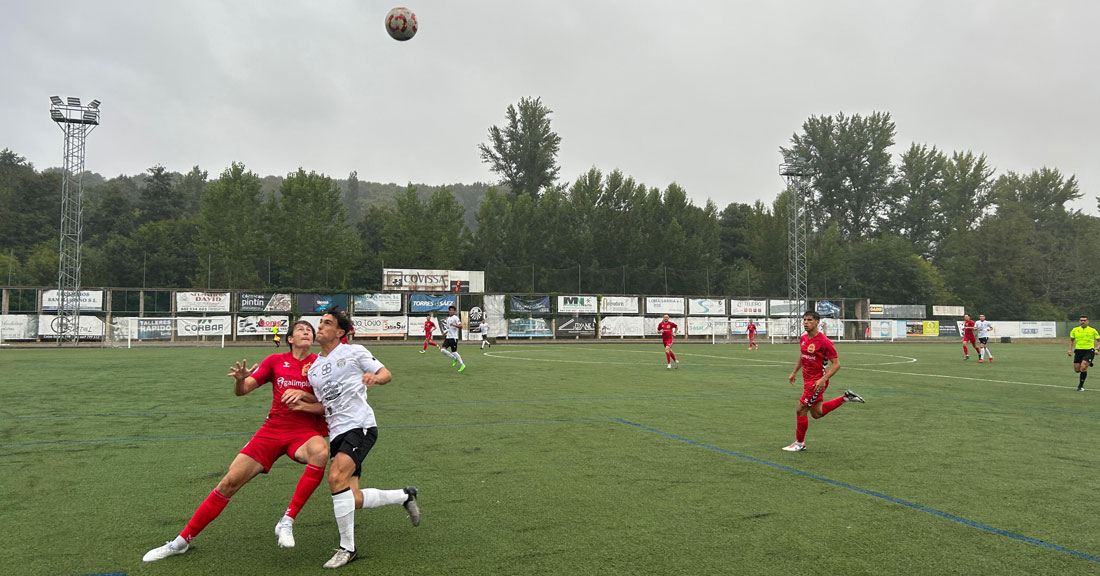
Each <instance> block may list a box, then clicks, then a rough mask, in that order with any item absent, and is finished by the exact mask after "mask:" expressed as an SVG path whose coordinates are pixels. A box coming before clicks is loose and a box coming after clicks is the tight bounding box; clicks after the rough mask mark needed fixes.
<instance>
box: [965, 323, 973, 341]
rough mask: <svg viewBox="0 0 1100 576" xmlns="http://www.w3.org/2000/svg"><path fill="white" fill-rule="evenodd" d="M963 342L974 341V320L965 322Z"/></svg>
mask: <svg viewBox="0 0 1100 576" xmlns="http://www.w3.org/2000/svg"><path fill="white" fill-rule="evenodd" d="M963 340H974V321H973V320H966V321H964V322H963Z"/></svg>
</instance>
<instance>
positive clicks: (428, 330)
mask: <svg viewBox="0 0 1100 576" xmlns="http://www.w3.org/2000/svg"><path fill="white" fill-rule="evenodd" d="M434 330H435V322H432V320H431V318H429V319H428V320H426V321H425V322H424V337H425V338H430V337H431V336H432V331H434Z"/></svg>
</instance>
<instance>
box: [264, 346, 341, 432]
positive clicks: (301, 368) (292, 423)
mask: <svg viewBox="0 0 1100 576" xmlns="http://www.w3.org/2000/svg"><path fill="white" fill-rule="evenodd" d="M316 360H317V355H316V354H310V355H309V356H307V357H306V358H305V359H304V360H298V359H297V358H295V357H294V354H292V353H290V352H286V353H283V354H272V355H271V356H268V357H267V358H264V361H263V362H260V366H259V367H258V368H256V371H255V372H253V373H252V378H254V379H255V380H256V381H257V382H259V383H260V384H261V385H262V384H267V383H268V382H270V383H271V387H272V389H271V392H272V398H271V411H270V412H268V413H267V420H266V421H265V423H264V424H265V425H266V426H276V427H279V428H299V427H306V428H310V429H312V430H316V431H318V433H320V434H321V435H322V436H325V435H327V434H328V429H327V428H326V427H325V419H324V417H323V416H321V415H319V414H310V413H309V412H303V411H301V410H291V409H290V408H288V407H287V405H286V404H285V403H284V402H283V400H282V398H283V392H286V391H287V390H290V389H292V388H298V389H301V390H305V391H306V392H309V393H310V394H313V387H312V386H310V385H309V377H308V376H307V374H308V373H309V367H310V366H312V365H313V362H314V361H316Z"/></svg>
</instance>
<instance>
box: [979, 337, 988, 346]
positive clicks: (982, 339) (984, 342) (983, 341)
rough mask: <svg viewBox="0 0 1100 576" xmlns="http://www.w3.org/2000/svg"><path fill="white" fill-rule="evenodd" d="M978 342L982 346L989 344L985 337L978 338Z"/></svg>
mask: <svg viewBox="0 0 1100 576" xmlns="http://www.w3.org/2000/svg"><path fill="white" fill-rule="evenodd" d="M978 342H981V343H982V345H985V344H988V343H989V337H988V336H986V337H985V338H978Z"/></svg>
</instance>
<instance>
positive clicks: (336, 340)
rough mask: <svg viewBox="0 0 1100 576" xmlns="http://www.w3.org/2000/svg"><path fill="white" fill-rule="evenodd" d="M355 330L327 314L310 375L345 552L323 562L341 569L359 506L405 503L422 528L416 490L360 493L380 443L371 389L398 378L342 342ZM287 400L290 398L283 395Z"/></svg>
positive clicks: (348, 556) (348, 557)
mask: <svg viewBox="0 0 1100 576" xmlns="http://www.w3.org/2000/svg"><path fill="white" fill-rule="evenodd" d="M350 330H351V321H350V320H349V319H348V317H347V316H345V315H343V314H341V313H339V312H338V311H336V310H335V309H329V310H328V311H327V312H325V314H324V315H323V316H321V321H320V323H319V324H318V325H317V343H318V344H320V345H321V353H320V354H318V356H317V359H316V360H315V361H314V363H313V366H310V368H309V372H308V376H309V384H310V386H311V387H312V388H313V393H314V395H315V396H316V397H317V399H318V400H320V403H313V404H312V405H311V406H310V408H311V411H313V412H322V411H323V413H324V415H325V421H326V422H327V423H328V429H329V437H330V438H331V440H330V442H329V454H330V455H331V457H332V463H331V464H330V465H329V469H328V483H329V487H330V488H331V489H332V509H333V514H334V515H335V516H336V526H337V528H338V529H339V531H340V548H339V549H337V551H336V554H334V555H333V556H332V558H331V559H330V560H329V561H328V562H326V563H325V564H324V567H325V568H339V567H341V566H343V565H345V564H347V563H348V562H351V561H352V560H354V559H355V557H356V548H355V510H356V509H357V508H378V507H379V506H385V505H389V504H403V505H404V506H405V509H406V510H407V511H408V513H409V518H410V519H411V520H412V524H413V526H417V525H419V524H420V509H419V507H418V506H417V504H416V487H414V486H408V487H406V488H404V489H397V490H378V489H375V488H365V489H363V490H360V489H359V476H360V475H361V474H362V470H363V459H364V458H365V457H366V455H367V453H368V452H370V450H371V448H372V447H373V446H374V443H375V441H376V440H377V439H378V425H377V423H376V422H375V419H374V410H373V409H371V407H370V404H367V387H368V386H373V385H375V384H386V383H388V382H389V381H390V380H391V379H392V378H393V376H392V375H391V374H390V371H389V370H387V369H386V367H385V366H384V365H383V364H382V363H381V362H379V361H378V359H377V358H375V357H374V356H373V355H372V354H371V353H370V352H369V351H367V349H366V348H364V347H363V346H361V345H358V344H341V343H340V338H341V337H343V336H345V335H347V333H348V332H349V331H350ZM303 393H304V391H303ZM287 394H293V392H288V393H287ZM284 400H287V398H285V397H284ZM292 400H293V399H292Z"/></svg>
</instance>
